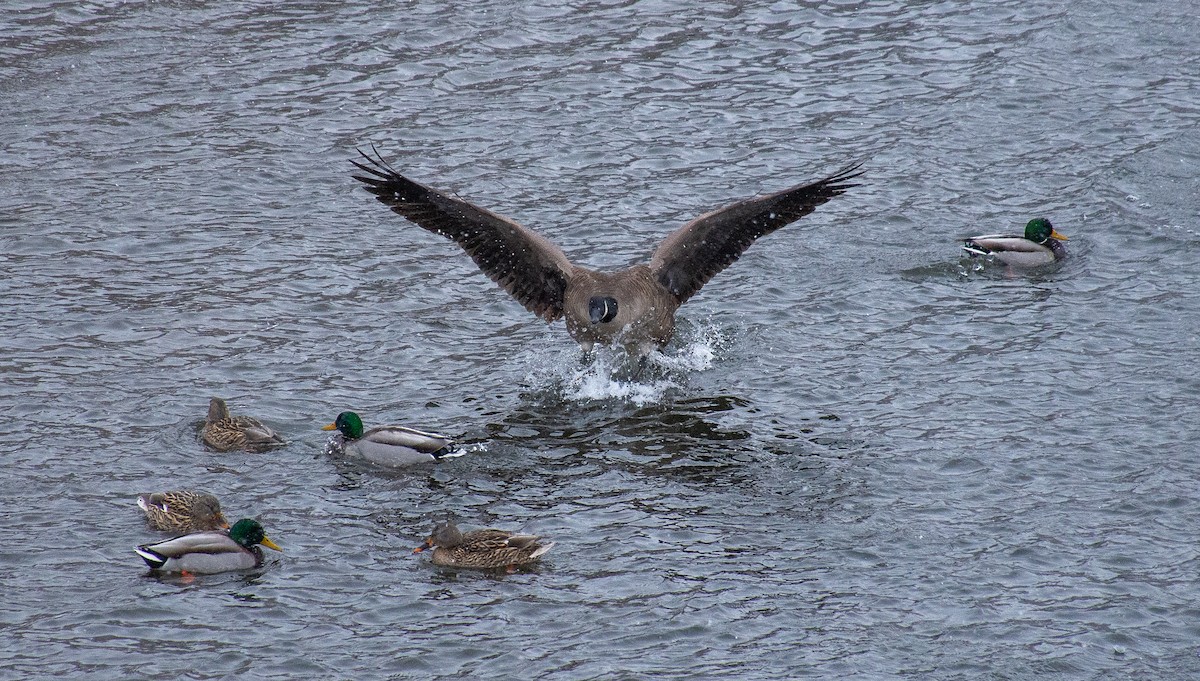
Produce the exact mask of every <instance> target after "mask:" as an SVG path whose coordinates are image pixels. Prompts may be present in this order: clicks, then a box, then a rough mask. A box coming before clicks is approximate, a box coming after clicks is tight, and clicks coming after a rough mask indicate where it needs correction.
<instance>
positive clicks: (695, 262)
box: [650, 164, 863, 304]
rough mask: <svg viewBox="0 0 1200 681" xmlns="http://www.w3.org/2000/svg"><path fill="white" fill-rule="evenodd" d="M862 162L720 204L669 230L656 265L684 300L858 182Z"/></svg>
mask: <svg viewBox="0 0 1200 681" xmlns="http://www.w3.org/2000/svg"><path fill="white" fill-rule="evenodd" d="M860 166H861V164H854V165H851V166H848V167H846V168H844V169H842V170H841V171H839V172H838V173H836V174H834V175H831V176H829V177H827V178H825V179H823V180H818V181H816V182H811V183H809V184H802V185H797V186H795V187H792V188H790V189H785V190H783V191H781V192H776V193H774V194H767V195H765V196H757V197H754V198H752V199H746V200H744V201H738V202H737V203H734V204H731V205H728V206H725V207H724V208H718V209H717V210H714V211H712V212H710V213H705V214H704V215H701V216H700V217H698V218H696V219H695V220H692V221H691V222H689V223H687V224H686V225H684V226H683V227H680V228H679V229H677V230H675V231H674V232H672V233H671V234H669V235H667V238H666V239H664V240H663V242H662V243H661V244H659V246H658V248H656V249H655V250H654V255H653V256H652V257H651V260H650V269H651V271H652V272H653V273H654V275H655V276H656V277H658V280H659V282H660V283H661V284H662V285H663V286H665V287H666V288H667V290H668V291H670V292H671V293H672V294H673V295H674V296H675V297H676V298H677V299H678V300H679V303H680V304H683V302H684V301H686V300H687V299H688V298H691V297H692V296H693V295H695V294H696V292H697V291H699V290H700V287H702V286H704V284H706V283H708V280H709V279H712V278H713V277H714V276H715V275H716V274H717V273H718V272H720V271H721V270H723V269H725V268H726V267H729V265H731V264H733V262H734V261H736V260H737V259H738V258H739V257H741V255H742V253H744V252H745V251H746V249H747V248H749V247H750V244H752V243H754V241H755V239H758V238H759V237H761V236H764V235H767V234H770V233H771V232H774V231H775V230H777V229H779V228H780V227H783V226H784V225H787V224H790V223H792V222H795V221H796V220H799V219H800V218H802V217H804V216H805V215H808V214H809V213H811V212H813V210H814V209H816V207H817V206H819V205H821V204H823V203H825V202H826V201H828V200H829V199H832V198H833V197H835V196H837V195H839V194H842V193H844V192H845V191H846V190H847V189H850V188H851V187H856V186H858V185H857V184H854V183H852V182H850V180H852V179H854V178H856V177H858V176H859V175H862V173H863V171H861V170H859V167H860Z"/></svg>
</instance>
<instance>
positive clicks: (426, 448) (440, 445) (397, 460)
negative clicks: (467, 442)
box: [321, 411, 458, 466]
mask: <svg viewBox="0 0 1200 681" xmlns="http://www.w3.org/2000/svg"><path fill="white" fill-rule="evenodd" d="M321 430H336V431H338V432H336V433H334V434H333V435H331V436H330V437H329V444H328V445H326V447H325V451H326V453H328V454H333V455H337V456H346V455H350V456H357V457H361V458H363V459H366V460H367V461H370V462H371V463H375V464H379V465H382V466H408V465H411V464H415V463H429V462H432V461H438V460H439V459H444V458H447V457H451V456H456V455H457V454H458V453H457V452H456V450H455V449H454V440H451V439H450V438H449V437H447V436H445V435H438V434H437V433H426V432H425V431H422V430H417V429H415V428H407V427H405V426H377V427H375V428H372V429H370V430H368V431H366V432H363V422H362V419H361V418H359V416H358V414H355V413H354V412H352V411H344V412H342V413H340V414H338V416H337V420H336V421H334V422H333V423H331V424H329V425H327V426H325V427H324V428H322V429H321Z"/></svg>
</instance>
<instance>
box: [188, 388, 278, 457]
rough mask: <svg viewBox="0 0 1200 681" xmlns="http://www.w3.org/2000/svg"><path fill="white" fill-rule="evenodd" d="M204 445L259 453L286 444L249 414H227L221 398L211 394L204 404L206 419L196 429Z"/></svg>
mask: <svg viewBox="0 0 1200 681" xmlns="http://www.w3.org/2000/svg"><path fill="white" fill-rule="evenodd" d="M200 438H201V439H203V440H204V444H206V445H208V446H209V447H212V448H213V449H215V450H217V451H218V452H228V451H232V450H235V449H244V450H246V451H250V452H260V451H263V450H265V449H269V448H271V447H279V446H281V445H285V444H287V443H286V442H284V440H283V438H282V437H279V434H278V433H276V432H275V431H273V430H271V429H270V428H268V427H266V426H264V425H263V424H262V423H259V421H258V420H257V419H253V418H250V417H249V416H230V415H229V407H227V406H225V400H223V399H221V398H219V397H214V398H212V399H211V400H209V403H208V418H207V419H205V421H204V428H203V429H201V431H200Z"/></svg>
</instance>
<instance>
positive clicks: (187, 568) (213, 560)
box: [134, 518, 283, 575]
mask: <svg viewBox="0 0 1200 681" xmlns="http://www.w3.org/2000/svg"><path fill="white" fill-rule="evenodd" d="M259 544H262V545H263V546H265V547H267V548H269V549H275V550H276V551H282V550H283V549H281V548H279V547H278V546H276V545H275V542H273V541H271V540H270V539H267V535H266V534H265V533H264V532H263V528H262V525H259V524H258V521H257V520H251V519H250V518H244V519H242V520H239V521H237V522H236V523H234V524H233V527H231V528H229V531H227V532H220V531H218V532H195V533H193V534H185V535H183V536H181V537H175V538H174V539H167V540H166V541H160V542H158V543H156V544H143V545H141V546H139V547H137V548H136V549H134V550H135V551H137V554H138V555H139V556H141V557H142V560H144V561H146V565H149V566H150V569H152V570H157V571H159V572H191V573H194V574H202V575H207V574H213V573H217V572H228V571H230V570H245V569H248V568H256V567H258V566H260V565H262V563H263V552H262V549H260V548H258V545H259Z"/></svg>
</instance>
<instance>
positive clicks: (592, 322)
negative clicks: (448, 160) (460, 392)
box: [352, 151, 862, 355]
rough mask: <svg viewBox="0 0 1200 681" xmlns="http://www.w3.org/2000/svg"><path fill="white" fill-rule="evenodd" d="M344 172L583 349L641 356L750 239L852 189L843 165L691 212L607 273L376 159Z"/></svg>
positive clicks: (853, 170)
mask: <svg viewBox="0 0 1200 681" xmlns="http://www.w3.org/2000/svg"><path fill="white" fill-rule="evenodd" d="M359 153H360V154H362V156H363V158H364V159H366V161H367V163H359V162H358V161H352V163H353V164H354V165H355V166H356V167H358V168H359V170H361V171H363V172H364V173H365V174H363V175H354V178H355V179H356V180H358V181H360V182H362V183H363V185H364V186H365V188H366V190H367V191H369V192H371V193H372V194H374V195H375V198H376V199H378V200H379V201H380V202H382V203H383V204H384V205H386V206H388V207H389V208H391V209H392V210H393V211H394V212H396V213H398V214H399V215H402V216H403V217H405V218H407V219H408V220H409V221H411V222H413V223H416V224H417V225H418V226H420V227H422V228H424V229H426V230H428V231H431V232H434V233H435V234H440V235H442V236H444V237H446V238H449V239H451V240H453V241H454V242H455V243H457V244H458V245H459V246H460V247H462V249H463V250H464V251H466V253H467V254H468V255H470V256H471V258H472V259H473V260H474V261H475V263H476V264H477V265H478V266H479V268H480V270H482V271H483V273H484V274H486V275H487V276H488V277H490V278H491V279H492V280H493V281H495V282H496V283H497V284H499V285H500V286H501V287H502V288H504V290H505V291H507V292H508V293H509V294H510V295H511V296H512V297H513V298H515V299H516V300H517V301H518V302H519V303H521V304H522V305H523V306H524V307H525V308H526V309H527V310H529V311H530V312H532V313H534V314H535V315H537V316H538V317H541V318H542V319H544V320H546V322H554V321H556V320H558V319H562V318H565V319H566V326H567V332H568V333H569V334H570V335H571V337H572V338H574V339H575V341H576V342H578V343H579V344H580V346H581V347H582V348H583V349H584V350H585V351H588V350H590V349H591V348H592V347H593V346H594V345H595V344H597V343H600V344H605V345H609V344H617V345H621V346H623V347H625V348H626V349H627V350H629V351H630V352H631V353H632V354H636V355H644V354H646V353H648V352H650V351H652V350H654V349H655V348H658V347H661V346H663V345H665V344H666V343H667V342H668V341H670V339H671V336H672V335H673V334H674V331H675V311H676V310H677V309H678V308H679V306H680V305H682V304H683V303H684V302H686V301H687V300H688V299H689V298H691V297H692V296H693V295H695V294H696V293H697V292H698V291H699V290H700V288H701V287H702V286H704V284H705V283H706V282H708V280H709V279H711V278H712V277H713V276H714V275H716V274H717V273H718V272H720V271H721V270H724V269H725V268H726V267H728V266H729V265H730V264H732V263H733V262H734V261H736V260H737V259H738V258H739V257H740V256H741V254H742V253H743V252H744V251H745V250H746V249H747V248H749V247H750V244H752V243H754V241H755V240H756V239H758V238H759V237H762V236H765V235H767V234H770V233H771V232H774V231H775V230H777V229H779V228H781V227H783V226H785V225H787V224H790V223H792V222H795V221H796V220H799V219H800V218H802V217H804V216H805V215H808V214H809V213H811V212H812V211H813V210H814V209H816V207H817V206H820V205H821V204H823V203H825V202H826V201H828V200H830V199H832V198H833V197H835V196H837V195H839V194H842V193H844V192H845V191H846V190H847V189H850V188H851V187H854V186H857V185H855V184H853V183H851V182H850V180H852V179H854V178H856V177H858V176H859V175H861V174H862V173H861V171H859V170H858V168H859V166H858V165H852V166H849V167H847V168H845V169H843V170H842V171H840V172H838V173H836V174H834V175H831V176H829V177H827V178H825V179H822V180H818V181H816V182H811V183H807V184H801V185H797V186H795V187H792V188H790V189H785V190H783V191H780V192H775V193H773V194H767V195H763V196H758V197H755V198H751V199H746V200H743V201H738V202H736V203H733V204H731V205H728V206H725V207H724V208H719V209H717V210H714V211H712V212H710V213H706V214H704V215H701V216H700V217H698V218H696V219H694V220H692V221H691V222H689V223H687V224H685V225H684V226H683V227H680V228H679V229H677V230H676V231H674V232H672V233H671V234H669V235H668V236H667V237H666V239H664V240H663V242H662V243H661V244H660V245H659V246H658V248H656V249H655V250H654V252H653V253H652V254H651V257H650V262H649V264H638V265H634V266H633V267H630V268H628V269H625V270H621V271H617V272H598V271H595V270H591V269H587V268H584V267H580V266H578V265H574V264H572V263H571V261H570V260H569V259H568V258H567V256H566V255H565V254H564V253H563V252H562V250H561V249H559V247H558V246H556V245H554V244H553V243H552V242H551V241H549V240H548V239H546V238H545V237H543V236H542V235H540V234H538V233H537V232H535V231H533V230H531V229H528V228H526V227H523V226H521V225H520V224H518V223H516V222H515V221H513V220H510V219H508V218H506V217H503V216H501V215H498V214H496V213H493V212H491V211H489V210H487V209H485V208H481V207H479V206H476V205H473V204H471V203H469V202H467V201H465V200H463V199H460V198H457V197H455V196H452V195H450V194H449V193H446V192H442V191H439V190H437V189H434V188H432V187H428V186H426V185H423V184H421V183H419V182H415V181H413V180H410V179H408V178H406V177H404V176H402V175H400V174H399V173H398V172H396V170H395V169H393V168H392V167H391V166H390V165H388V163H387V162H386V161H384V160H383V159H382V158H380V157H378V155H377V156H376V157H371V156H368V155H366V154H365V153H363V152H361V151H360V152H359Z"/></svg>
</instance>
